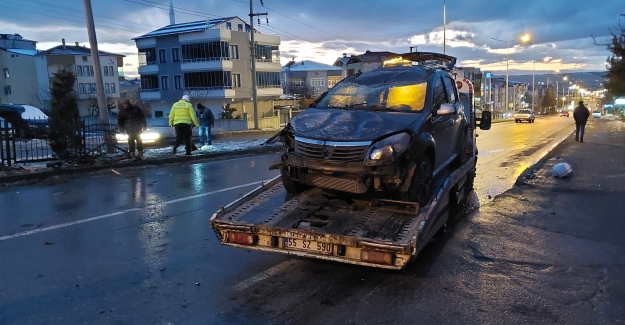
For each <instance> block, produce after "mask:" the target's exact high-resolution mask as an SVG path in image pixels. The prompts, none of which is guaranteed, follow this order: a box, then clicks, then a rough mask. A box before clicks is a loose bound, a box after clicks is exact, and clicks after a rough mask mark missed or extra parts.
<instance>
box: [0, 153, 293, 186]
mask: <svg viewBox="0 0 625 325" xmlns="http://www.w3.org/2000/svg"><path fill="white" fill-rule="evenodd" d="M280 151H282V147H281V146H271V147H262V148H255V149H244V150H235V151H223V152H215V153H206V154H201V155H192V156H175V157H167V158H155V159H149V158H148V159H147V160H142V161H136V162H130V161H128V162H121V163H115V164H108V165H101V166H87V167H75V168H72V167H66V168H62V169H58V170H44V171H41V172H32V173H23V174H17V175H7V176H0V184H3V185H4V184H7V183H15V182H20V181H33V180H35V181H40V180H43V179H46V178H49V177H53V176H59V175H74V174H84V173H89V172H95V171H99V170H103V169H109V168H125V167H142V166H161V165H166V164H173V163H187V162H193V161H201V160H208V159H211V158H219V157H234V156H244V155H261V154H266V153H279V152H280Z"/></svg>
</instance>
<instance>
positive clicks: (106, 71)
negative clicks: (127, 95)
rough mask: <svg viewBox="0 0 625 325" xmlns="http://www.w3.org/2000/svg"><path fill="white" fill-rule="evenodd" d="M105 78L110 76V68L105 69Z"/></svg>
mask: <svg viewBox="0 0 625 325" xmlns="http://www.w3.org/2000/svg"><path fill="white" fill-rule="evenodd" d="M104 76H105V77H108V76H109V68H108V67H106V66H105V67H104Z"/></svg>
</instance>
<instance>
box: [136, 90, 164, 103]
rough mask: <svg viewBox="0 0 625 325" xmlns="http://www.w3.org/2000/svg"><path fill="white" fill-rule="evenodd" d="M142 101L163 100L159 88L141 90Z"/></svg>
mask: <svg viewBox="0 0 625 325" xmlns="http://www.w3.org/2000/svg"><path fill="white" fill-rule="evenodd" d="M140 97H141V100H146V101H147V100H161V92H160V91H159V89H158V88H155V89H141V95H140Z"/></svg>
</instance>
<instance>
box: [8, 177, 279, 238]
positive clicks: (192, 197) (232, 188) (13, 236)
mask: <svg viewBox="0 0 625 325" xmlns="http://www.w3.org/2000/svg"><path fill="white" fill-rule="evenodd" d="M261 183H267V180H264V181H258V182H252V183H247V184H242V185H237V186H232V187H228V188H222V189H221V190H216V191H212V192H206V193H202V194H196V195H191V196H187V197H182V198H179V199H175V200H171V201H166V202H161V203H156V204H150V205H146V206H144V207H142V208H132V209H127V210H122V211H117V212H113V213H107V214H103V215H101V216H96V217H91V218H87V219H82V220H76V221H71V222H66V223H62V224H58V225H54V226H49V227H45V228H40V229H34V230H29V231H24V232H20V233H17V234H13V235H7V236H1V237H0V241H4V240H7V239H13V238H17V237H22V236H28V235H32V234H36V233H40V232H43V231H48V230H54V229H59V228H65V227H69V226H73V225H78V224H81V223H85V222H90V221H95V220H100V219H105V218H110V217H115V216H119V215H122V214H126V213H129V212H135V211H141V210H143V209H147V208H153V207H161V206H165V205H170V204H174V203H178V202H183V201H188V200H192V199H197V198H200V197H204V196H208V195H212V194H217V193H222V192H227V191H230V190H236V189H238V188H242V187H247V186H252V185H257V184H261Z"/></svg>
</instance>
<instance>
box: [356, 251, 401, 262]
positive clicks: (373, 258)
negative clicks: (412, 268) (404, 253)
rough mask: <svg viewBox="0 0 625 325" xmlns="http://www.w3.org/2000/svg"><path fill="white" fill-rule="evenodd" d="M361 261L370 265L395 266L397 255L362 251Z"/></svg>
mask: <svg viewBox="0 0 625 325" xmlns="http://www.w3.org/2000/svg"><path fill="white" fill-rule="evenodd" d="M360 259H361V260H363V261H366V262H369V263H375V264H385V265H393V262H394V261H395V254H393V253H385V252H376V251H366V250H361V251H360Z"/></svg>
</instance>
